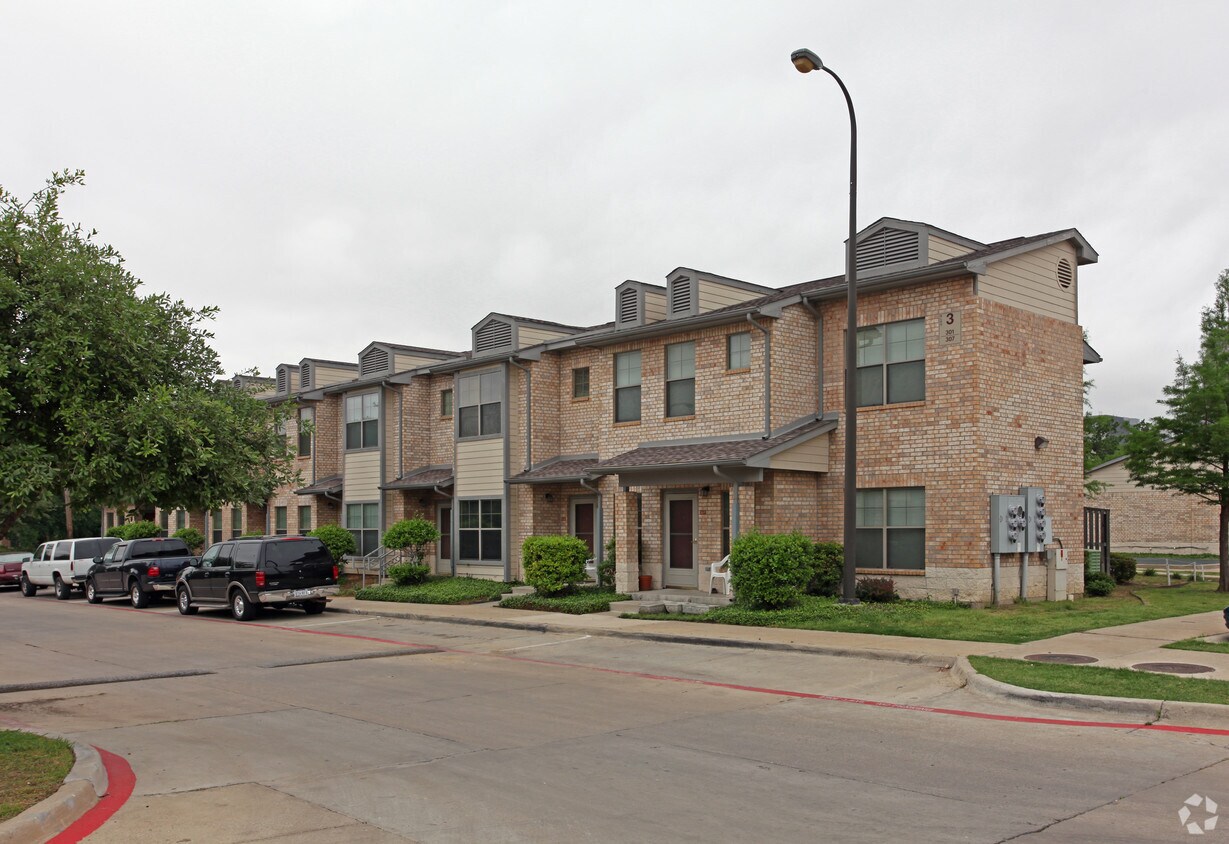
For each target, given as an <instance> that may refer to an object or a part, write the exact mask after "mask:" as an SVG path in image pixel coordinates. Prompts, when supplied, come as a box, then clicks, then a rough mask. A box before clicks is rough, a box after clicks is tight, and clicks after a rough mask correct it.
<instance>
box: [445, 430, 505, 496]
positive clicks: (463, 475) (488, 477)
mask: <svg viewBox="0 0 1229 844" xmlns="http://www.w3.org/2000/svg"><path fill="white" fill-rule="evenodd" d="M503 491H504V441H503V440H502V439H490V440H468V441H467V440H462V441H460V442H458V443H457V465H456V494H457V495H458V496H470V495H503Z"/></svg>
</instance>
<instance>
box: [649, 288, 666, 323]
mask: <svg viewBox="0 0 1229 844" xmlns="http://www.w3.org/2000/svg"><path fill="white" fill-rule="evenodd" d="M665 318H666V294H665V293H658V292H657V291H655V290H646V291H644V321H645V322H657V321H658V320H661V319H665Z"/></svg>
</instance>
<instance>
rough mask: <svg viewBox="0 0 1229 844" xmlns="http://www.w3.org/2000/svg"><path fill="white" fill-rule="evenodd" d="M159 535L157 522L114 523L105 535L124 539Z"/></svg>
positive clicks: (147, 537) (160, 533)
mask: <svg viewBox="0 0 1229 844" xmlns="http://www.w3.org/2000/svg"><path fill="white" fill-rule="evenodd" d="M184 530H187V528H184ZM161 535H162V528H160V527H159V526H158V523H157V522H128V523H127V524H123V525H116V526H115V527H113V528H111V529H110V530H108V531H107V536H118V537H119V538H120V539H123V540H124V541H127V540H130V539H150V538H152V537H155V536H161ZM202 539H204V537H202Z"/></svg>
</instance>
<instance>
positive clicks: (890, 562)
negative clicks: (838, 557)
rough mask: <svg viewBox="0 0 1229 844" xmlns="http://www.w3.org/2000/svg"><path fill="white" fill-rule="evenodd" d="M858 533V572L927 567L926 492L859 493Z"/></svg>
mask: <svg viewBox="0 0 1229 844" xmlns="http://www.w3.org/2000/svg"><path fill="white" fill-rule="evenodd" d="M857 534H858V540H857V545H856V551H857V561H858V568H860V569H875V568H882V569H914V570H919V569H924V568H926V490H925V489H923V488H921V487H898V488H893V489H860V490H858V513H857Z"/></svg>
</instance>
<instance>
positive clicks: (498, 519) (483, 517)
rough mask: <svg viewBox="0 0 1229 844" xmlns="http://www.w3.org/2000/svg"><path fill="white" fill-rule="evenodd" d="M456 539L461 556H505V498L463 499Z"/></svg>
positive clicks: (491, 558) (492, 558) (490, 559)
mask: <svg viewBox="0 0 1229 844" xmlns="http://www.w3.org/2000/svg"><path fill="white" fill-rule="evenodd" d="M459 505H460V508H461V518H460V522H459V524H458V525H457V528H458V530H457V539H458V541H459V543H460V548H461V559H462V560H477V561H480V562H498V561H499V560H502V559H503V502H502V501H501V500H500V499H498V498H488V499H484V500H480V501H461V502H459Z"/></svg>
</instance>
